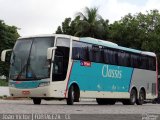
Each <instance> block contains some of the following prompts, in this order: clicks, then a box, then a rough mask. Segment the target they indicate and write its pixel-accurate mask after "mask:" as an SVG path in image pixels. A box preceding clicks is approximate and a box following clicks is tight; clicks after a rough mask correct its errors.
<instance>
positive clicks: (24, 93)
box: [22, 91, 30, 95]
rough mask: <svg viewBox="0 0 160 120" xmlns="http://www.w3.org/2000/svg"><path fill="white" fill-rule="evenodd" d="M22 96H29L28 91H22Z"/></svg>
mask: <svg viewBox="0 0 160 120" xmlns="http://www.w3.org/2000/svg"><path fill="white" fill-rule="evenodd" d="M22 94H23V95H29V94H30V91H22Z"/></svg>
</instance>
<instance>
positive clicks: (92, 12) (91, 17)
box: [75, 7, 104, 38]
mask: <svg viewBox="0 0 160 120" xmlns="http://www.w3.org/2000/svg"><path fill="white" fill-rule="evenodd" d="M76 18H79V20H78V22H77V25H76V26H77V27H76V28H77V32H76V33H75V36H81V37H82V36H83V37H86V36H87V37H95V38H101V36H103V35H102V33H104V27H103V23H102V21H104V20H103V19H102V17H101V16H100V15H99V14H98V8H95V7H94V8H90V9H89V8H88V7H86V8H85V11H84V13H82V12H78V13H77V14H76Z"/></svg>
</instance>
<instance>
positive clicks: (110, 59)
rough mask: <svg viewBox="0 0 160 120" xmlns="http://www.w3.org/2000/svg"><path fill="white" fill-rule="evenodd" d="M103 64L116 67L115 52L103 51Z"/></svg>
mask: <svg viewBox="0 0 160 120" xmlns="http://www.w3.org/2000/svg"><path fill="white" fill-rule="evenodd" d="M104 62H105V63H107V64H112V65H117V62H118V61H117V51H116V50H110V49H105V50H104Z"/></svg>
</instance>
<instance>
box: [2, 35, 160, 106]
mask: <svg viewBox="0 0 160 120" xmlns="http://www.w3.org/2000/svg"><path fill="white" fill-rule="evenodd" d="M8 51H12V55H11V59H10V71H9V91H10V95H11V96H12V97H28V98H31V99H32V100H33V103H34V104H41V100H42V99H44V100H50V99H58V100H62V99H66V103H67V104H68V105H73V104H74V102H79V101H80V98H82V99H84V98H87V99H89V98H91V99H96V101H97V103H98V104H100V105H106V104H109V105H113V104H115V103H116V102H117V101H120V102H122V103H123V104H124V105H134V104H137V105H142V104H143V103H144V101H145V100H153V99H155V98H157V96H158V89H157V88H158V79H157V76H158V75H157V74H158V67H157V58H156V54H155V53H153V52H147V51H141V50H136V49H131V48H126V47H122V46H119V45H117V44H116V43H112V42H109V41H104V40H99V39H95V38H90V37H73V36H69V35H62V34H52V35H38V36H28V37H20V38H19V39H18V40H17V41H16V43H15V46H14V48H13V49H12V50H10V49H9V50H4V51H2V53H1V61H5V59H6V55H7V53H8Z"/></svg>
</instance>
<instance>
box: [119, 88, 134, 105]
mask: <svg viewBox="0 0 160 120" xmlns="http://www.w3.org/2000/svg"><path fill="white" fill-rule="evenodd" d="M136 100H137V92H136V90H135V89H132V90H131V93H130V99H127V100H123V101H122V103H123V105H134V104H135V103H136Z"/></svg>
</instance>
